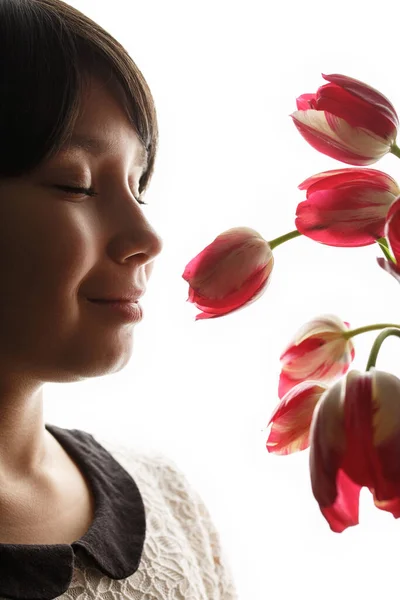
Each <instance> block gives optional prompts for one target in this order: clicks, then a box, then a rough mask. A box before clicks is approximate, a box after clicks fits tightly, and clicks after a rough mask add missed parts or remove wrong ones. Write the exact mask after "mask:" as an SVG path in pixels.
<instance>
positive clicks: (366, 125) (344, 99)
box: [316, 83, 396, 144]
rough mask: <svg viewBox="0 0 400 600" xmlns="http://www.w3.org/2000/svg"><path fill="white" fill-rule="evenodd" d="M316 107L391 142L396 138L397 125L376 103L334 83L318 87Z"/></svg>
mask: <svg viewBox="0 0 400 600" xmlns="http://www.w3.org/2000/svg"><path fill="white" fill-rule="evenodd" d="M316 108H317V109H318V110H321V111H322V110H324V111H326V112H327V113H328V114H333V115H335V117H340V118H341V119H344V120H345V121H346V122H347V123H348V124H349V125H350V126H351V127H354V128H356V127H357V128H362V129H366V130H368V131H371V132H373V133H374V134H375V135H377V136H379V137H381V138H383V139H386V140H387V141H388V142H389V143H390V144H391V143H393V142H394V140H395V137H396V127H394V126H393V123H392V122H391V121H390V120H388V118H387V116H386V115H385V114H381V112H380V111H379V110H377V107H376V106H375V105H371V104H370V103H369V102H367V101H366V100H364V99H363V98H360V97H357V96H355V95H353V94H352V93H351V92H349V91H347V90H345V89H343V88H341V87H339V86H337V85H336V84H334V83H328V84H326V85H323V86H321V87H320V88H319V89H318V92H317V100H316Z"/></svg>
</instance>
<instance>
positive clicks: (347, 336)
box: [343, 323, 400, 340]
mask: <svg viewBox="0 0 400 600" xmlns="http://www.w3.org/2000/svg"><path fill="white" fill-rule="evenodd" d="M386 327H393V328H395V329H400V325H397V324H396V323H374V324H373V325H365V326H364V327H357V329H349V330H348V331H344V332H343V337H344V338H345V339H346V340H349V339H350V338H352V337H354V336H355V335H359V334H360V333H366V332H367V331H375V330H376V329H385V328H386Z"/></svg>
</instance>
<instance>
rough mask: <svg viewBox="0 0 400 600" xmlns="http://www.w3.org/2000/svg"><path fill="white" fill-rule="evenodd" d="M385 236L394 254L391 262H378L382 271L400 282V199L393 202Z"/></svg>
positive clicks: (383, 260)
mask: <svg viewBox="0 0 400 600" xmlns="http://www.w3.org/2000/svg"><path fill="white" fill-rule="evenodd" d="M384 235H385V237H386V238H387V239H388V241H389V245H390V248H391V250H392V252H393V255H394V256H393V257H392V256H390V259H391V260H385V259H384V258H377V259H376V260H377V262H378V264H379V266H380V267H382V269H384V270H385V271H387V272H388V273H389V274H390V275H393V277H394V278H395V279H397V281H398V282H400V198H398V199H397V200H396V201H395V202H393V204H392V206H391V207H390V209H389V212H388V214H387V217H386V225H385V230H384Z"/></svg>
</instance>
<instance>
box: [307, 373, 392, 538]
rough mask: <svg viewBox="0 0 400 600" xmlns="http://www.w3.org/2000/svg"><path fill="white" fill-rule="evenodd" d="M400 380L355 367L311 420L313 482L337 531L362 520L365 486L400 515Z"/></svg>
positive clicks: (380, 504)
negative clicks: (360, 504) (359, 519)
mask: <svg viewBox="0 0 400 600" xmlns="http://www.w3.org/2000/svg"><path fill="white" fill-rule="evenodd" d="M399 456H400V380H399V379H398V378H397V377H395V376H394V375H392V374H391V373H385V372H384V371H378V370H376V369H375V367H372V368H371V369H370V370H369V371H366V372H364V373H360V372H359V371H350V372H349V373H347V375H345V377H343V378H342V379H340V380H339V381H338V382H336V383H335V384H334V385H333V386H332V387H331V388H330V389H329V390H328V391H327V392H325V394H324V395H323V397H322V398H321V401H320V402H319V403H318V405H317V407H316V409H315V411H314V414H313V419H312V423H311V432H310V474H311V486H312V491H313V494H314V497H315V499H316V500H317V502H318V504H319V507H320V510H321V512H322V514H323V516H324V517H325V519H326V520H327V522H328V524H329V526H330V528H331V529H332V531H335V532H337V533H340V532H342V531H343V530H344V529H346V528H347V527H351V526H353V525H357V524H358V518H359V496H360V490H361V488H362V487H364V486H365V487H367V488H368V489H369V490H370V491H371V493H372V494H373V499H374V503H375V506H376V507H377V508H379V509H381V510H385V511H388V512H391V513H392V515H393V516H394V517H395V518H396V519H397V518H399V517H400V460H399Z"/></svg>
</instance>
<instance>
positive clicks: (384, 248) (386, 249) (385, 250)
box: [376, 237, 396, 263]
mask: <svg viewBox="0 0 400 600" xmlns="http://www.w3.org/2000/svg"><path fill="white" fill-rule="evenodd" d="M376 243H377V244H379V246H380V249H381V250H382V252H383V254H384V255H385V257H386V258H387V259H388V261H389V262H393V263H396V261H395V259H394V257H393V256H392V254H391V253H390V250H389V244H388V243H387V240H386V238H384V237H381V238H378V239H377V240H376Z"/></svg>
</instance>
